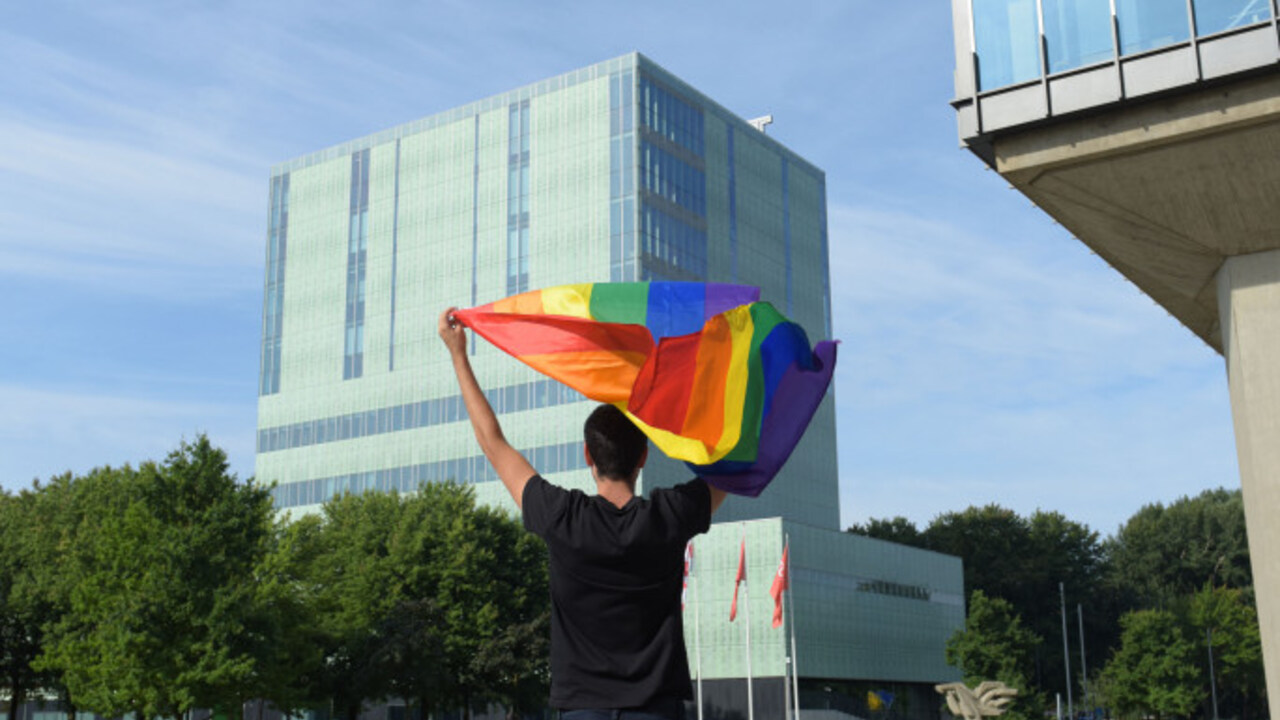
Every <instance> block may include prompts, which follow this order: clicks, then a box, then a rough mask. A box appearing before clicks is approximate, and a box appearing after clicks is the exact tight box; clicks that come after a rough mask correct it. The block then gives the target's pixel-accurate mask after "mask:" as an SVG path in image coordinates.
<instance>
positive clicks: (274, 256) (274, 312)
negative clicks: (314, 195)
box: [258, 173, 289, 395]
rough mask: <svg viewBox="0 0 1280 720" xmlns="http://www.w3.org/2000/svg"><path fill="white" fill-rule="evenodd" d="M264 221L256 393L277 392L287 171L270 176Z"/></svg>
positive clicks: (286, 223)
mask: <svg viewBox="0 0 1280 720" xmlns="http://www.w3.org/2000/svg"><path fill="white" fill-rule="evenodd" d="M270 204H271V207H270V209H269V210H268V220H267V263H266V265H267V267H266V277H265V283H264V285H265V288H264V292H263V298H262V355H261V362H260V365H259V371H258V373H259V374H258V394H259V395H273V394H275V393H278V392H280V346H281V342H280V339H281V334H282V333H281V331H282V330H283V327H284V262H285V254H286V250H287V248H288V234H289V173H284V174H283V175H278V176H276V177H274V178H272V179H271V202H270Z"/></svg>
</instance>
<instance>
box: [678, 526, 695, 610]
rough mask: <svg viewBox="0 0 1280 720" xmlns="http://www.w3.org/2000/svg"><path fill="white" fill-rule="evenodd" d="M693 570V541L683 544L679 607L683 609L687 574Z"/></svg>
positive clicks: (687, 587) (687, 586)
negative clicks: (682, 580)
mask: <svg viewBox="0 0 1280 720" xmlns="http://www.w3.org/2000/svg"><path fill="white" fill-rule="evenodd" d="M692 572H693V541H692V540H690V541H689V542H688V543H687V544H686V545H685V546H684V585H683V586H682V587H681V588H680V609H681V610H684V604H685V601H684V599H685V596H686V595H688V594H689V574H690V573H692Z"/></svg>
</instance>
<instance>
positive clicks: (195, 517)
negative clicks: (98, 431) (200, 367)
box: [35, 436, 278, 717]
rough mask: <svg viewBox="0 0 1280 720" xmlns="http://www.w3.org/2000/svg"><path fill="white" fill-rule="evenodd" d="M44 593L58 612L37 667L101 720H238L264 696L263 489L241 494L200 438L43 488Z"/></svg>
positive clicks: (267, 614)
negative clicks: (208, 712)
mask: <svg viewBox="0 0 1280 720" xmlns="http://www.w3.org/2000/svg"><path fill="white" fill-rule="evenodd" d="M46 500H47V501H48V502H45V503H43V505H44V507H43V508H42V509H43V510H44V511H46V512H48V513H49V516H50V517H51V518H56V524H54V525H52V528H54V531H53V532H52V533H50V535H49V536H48V537H46V538H44V539H43V542H45V543H46V548H45V552H46V553H47V552H49V551H51V550H53V551H55V552H57V553H59V557H58V559H57V560H56V561H55V562H53V563H52V564H51V566H50V567H51V573H50V577H49V578H48V579H47V582H46V585H45V592H46V593H47V595H46V596H47V597H48V598H49V599H50V601H51V602H53V603H54V604H55V605H58V606H60V607H62V608H63V610H64V612H63V613H62V614H61V616H60V617H59V618H58V619H57V620H56V621H55V622H52V623H51V624H50V625H49V626H48V628H47V629H48V637H47V638H46V644H45V647H44V651H43V653H42V655H41V656H40V658H39V659H38V660H37V662H36V663H35V664H36V666H37V667H38V668H41V669H44V670H47V671H51V672H55V673H57V674H58V675H59V676H60V679H61V682H62V683H64V684H65V686H66V688H67V690H68V691H69V693H70V696H71V699H72V701H73V702H74V703H75V704H76V705H77V706H80V707H82V708H85V709H92V710H94V711H96V712H98V713H100V714H104V715H121V714H123V713H125V712H130V711H134V712H141V713H144V714H146V715H148V716H153V717H154V716H167V717H173V716H177V715H179V714H181V713H183V712H185V711H187V710H189V709H191V708H194V707H228V708H231V709H233V710H234V709H238V708H239V707H240V701H242V700H244V699H247V697H249V695H250V694H253V693H255V691H266V690H268V688H266V687H264V686H263V684H262V682H261V679H262V677H263V666H264V665H267V664H269V663H270V662H271V660H272V658H273V655H274V653H275V652H276V648H275V645H274V641H275V639H276V636H275V635H274V633H273V630H274V628H275V627H276V624H275V621H276V620H277V619H278V618H277V614H276V613H277V612H278V608H275V607H273V606H272V605H271V604H270V603H269V602H267V599H268V598H265V597H263V595H262V594H260V593H259V589H260V587H261V585H260V583H261V581H262V580H263V577H262V573H261V569H262V564H263V562H264V560H265V558H266V557H267V555H268V553H269V551H270V549H271V544H272V542H273V538H274V534H275V528H274V522H275V521H274V514H273V511H272V507H271V500H270V496H269V494H268V493H267V491H266V490H264V489H261V488H258V487H255V486H253V485H252V484H248V485H245V484H241V483H239V482H237V480H236V478H235V477H234V476H232V475H229V474H228V472H227V462H226V456H225V454H224V453H223V452H222V451H221V450H218V449H217V448H214V447H213V446H212V445H211V444H210V443H209V441H208V439H207V438H205V437H203V436H202V437H199V438H197V440H196V441H195V442H193V443H183V444H181V445H180V446H179V448H178V449H177V450H175V451H174V452H172V453H171V454H170V455H169V457H168V458H167V459H166V460H165V461H164V463H162V464H159V465H157V464H154V463H147V464H144V465H142V466H141V467H140V468H138V469H137V470H133V469H131V468H129V467H127V466H126V467H124V468H120V469H111V468H102V469H99V470H95V471H94V472H93V473H91V474H90V475H89V476H87V477H84V478H80V479H77V480H74V481H69V482H65V483H57V484H55V485H53V486H51V490H50V491H49V492H48V493H47V495H46Z"/></svg>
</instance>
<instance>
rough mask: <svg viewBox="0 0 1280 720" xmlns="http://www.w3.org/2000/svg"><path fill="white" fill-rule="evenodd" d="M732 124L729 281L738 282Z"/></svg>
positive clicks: (730, 128) (736, 188) (736, 202)
mask: <svg viewBox="0 0 1280 720" xmlns="http://www.w3.org/2000/svg"><path fill="white" fill-rule="evenodd" d="M733 165H734V163H733V126H732V125H730V126H729V281H730V282H735V283H736V282H738V180H737V176H736V175H735V173H734V168H733Z"/></svg>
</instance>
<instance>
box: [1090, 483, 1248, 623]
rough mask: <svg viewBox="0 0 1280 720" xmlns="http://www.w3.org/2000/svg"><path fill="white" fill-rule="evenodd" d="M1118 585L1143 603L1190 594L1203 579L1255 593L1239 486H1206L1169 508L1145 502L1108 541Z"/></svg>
mask: <svg viewBox="0 0 1280 720" xmlns="http://www.w3.org/2000/svg"><path fill="white" fill-rule="evenodd" d="M1107 551H1108V553H1109V555H1110V557H1111V560H1112V567H1111V571H1112V573H1113V575H1114V583H1115V584H1116V585H1118V586H1123V587H1126V588H1129V589H1131V591H1132V592H1133V593H1134V595H1135V597H1134V598H1133V601H1134V603H1135V604H1137V605H1139V606H1146V607H1151V606H1156V605H1160V604H1161V603H1165V602H1168V601H1170V600H1172V599H1175V598H1179V597H1185V596H1187V595H1190V594H1192V593H1194V592H1196V591H1197V590H1199V589H1200V588H1201V587H1203V586H1204V585H1205V583H1209V584H1210V585H1214V586H1223V587H1231V588H1240V589H1243V590H1245V591H1246V593H1247V594H1249V595H1251V594H1252V588H1253V575H1252V571H1251V569H1250V565H1249V544H1248V538H1247V537H1246V535H1245V524H1244V503H1243V499H1242V497H1241V494H1240V491H1239V490H1232V491H1228V490H1223V489H1218V490H1206V491H1205V492H1203V493H1201V494H1200V495H1198V496H1196V497H1194V498H1186V497H1184V498H1182V499H1180V500H1178V501H1177V502H1175V503H1173V504H1172V505H1169V506H1168V507H1165V506H1164V505H1161V504H1160V503H1154V504H1151V505H1147V506H1144V507H1143V508H1142V509H1141V510H1139V511H1138V512H1137V513H1135V514H1134V515H1133V517H1131V518H1129V520H1128V521H1127V522H1126V523H1125V524H1124V525H1123V526H1121V528H1120V530H1119V531H1118V532H1117V533H1116V535H1115V537H1114V538H1113V539H1111V540H1110V541H1109V542H1108V547H1107Z"/></svg>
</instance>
